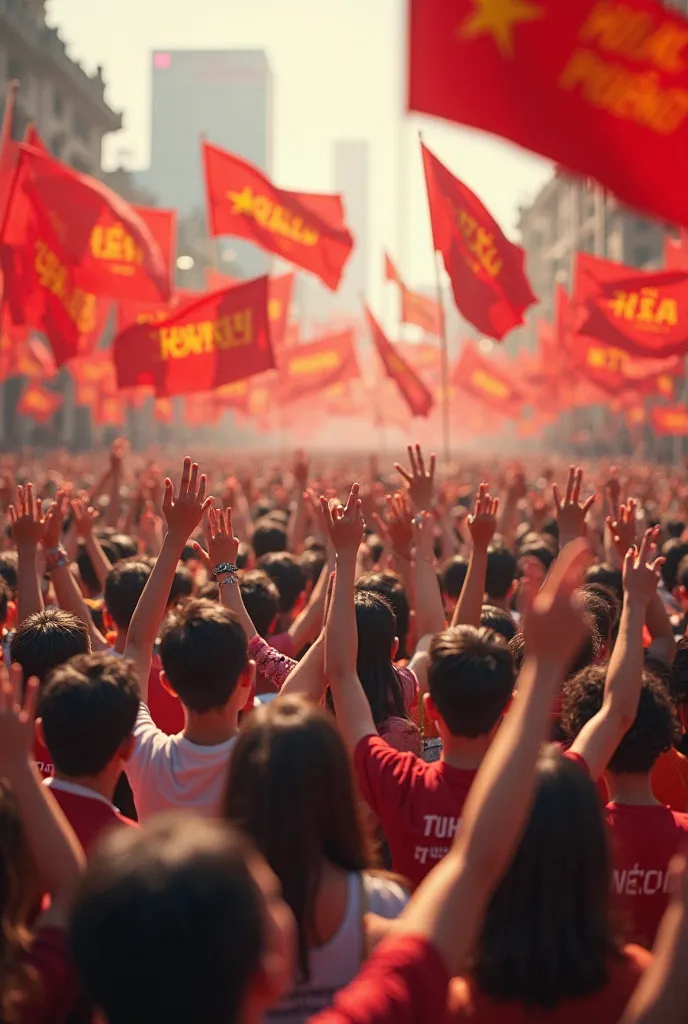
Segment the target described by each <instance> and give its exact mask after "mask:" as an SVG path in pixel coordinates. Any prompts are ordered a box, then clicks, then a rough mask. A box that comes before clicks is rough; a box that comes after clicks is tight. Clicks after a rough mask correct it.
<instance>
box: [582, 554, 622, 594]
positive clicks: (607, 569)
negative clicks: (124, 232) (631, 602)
mask: <svg viewBox="0 0 688 1024" xmlns="http://www.w3.org/2000/svg"><path fill="white" fill-rule="evenodd" d="M591 583H601V584H602V586H603V587H608V589H609V590H611V591H612V592H613V593H614V594H615V595H616V597H617V598H618V600H619V601H620V602H623V572H622V570H621V569H616V568H615V567H614V566H613V565H609V564H608V563H607V562H601V563H600V564H599V565H591V566H590V568H589V569H588V570H587V572H586V573H585V586H588V585H589V584H591Z"/></svg>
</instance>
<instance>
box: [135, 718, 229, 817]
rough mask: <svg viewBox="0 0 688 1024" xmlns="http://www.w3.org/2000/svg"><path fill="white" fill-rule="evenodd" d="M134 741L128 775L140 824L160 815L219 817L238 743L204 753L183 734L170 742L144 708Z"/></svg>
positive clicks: (215, 747)
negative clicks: (191, 813) (195, 813)
mask: <svg viewBox="0 0 688 1024" xmlns="http://www.w3.org/2000/svg"><path fill="white" fill-rule="evenodd" d="M134 740H135V746H134V753H133V755H132V757H131V760H130V761H129V762H128V763H127V769H126V771H127V778H128V779H129V784H130V786H131V791H132V793H133V794H134V802H135V804H136V810H137V812H138V816H139V820H140V821H145V820H146V818H150V817H151V815H153V814H158V813H159V812H160V811H171V810H192V811H199V812H201V813H202V814H208V815H213V814H217V811H218V808H219V806H220V799H221V797H222V791H223V789H224V785H225V780H226V777H227V766H228V764H229V757H230V754H231V752H232V747H233V746H234V743H235V741H236V740H235V737H232V739H229V740H225V742H224V743H218V744H217V745H216V746H213V747H202V746H199V744H198V743H192V742H191V741H190V740H187V739H186V738H185V736H184V735H183V734H182V733H178V734H177V735H176V736H168V735H167V733H165V732H162V730H161V729H158V727H157V726H156V725H155V723H154V722H153V719H152V718H151V716H150V711H149V710H148V708H147V707H146V705H145V704H140V705H139V713H138V715H137V716H136V724H135V725H134Z"/></svg>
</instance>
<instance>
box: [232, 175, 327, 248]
mask: <svg viewBox="0 0 688 1024" xmlns="http://www.w3.org/2000/svg"><path fill="white" fill-rule="evenodd" d="M227 198H228V199H229V200H230V202H231V203H232V213H236V214H244V215H245V216H247V217H252V218H253V220H255V222H256V223H257V224H259V225H260V227H262V228H265V230H266V231H270V232H271V233H272V234H275V235H281V236H282V237H283V238H288V239H289V240H290V241H292V242H298V243H299V244H300V245H306V246H309V247H312V246H314V245H317V244H318V242H319V241H320V233H319V232H318V230H317V229H316V228H315V227H313V226H312V225H309V224H306V223H304V220H303V217H300V216H298V215H295V214H292V213H290V211H289V210H286V209H285V208H284V207H283V206H281V205H280V204H279V203H275V202H273V200H272V199H270V198H269V197H268V196H263V195H260V194H259V193H258V194H256V193H254V191H253V189H252V188H251V186H250V185H246V186H245V187H244V188H243V189H242V190H241V192H228V193H227Z"/></svg>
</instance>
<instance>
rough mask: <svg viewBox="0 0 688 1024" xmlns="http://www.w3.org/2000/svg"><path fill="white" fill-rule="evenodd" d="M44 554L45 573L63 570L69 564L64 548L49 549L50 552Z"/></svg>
mask: <svg viewBox="0 0 688 1024" xmlns="http://www.w3.org/2000/svg"><path fill="white" fill-rule="evenodd" d="M44 554H45V570H46V572H54V571H55V569H64V567H65V565H68V564H69V559H68V558H67V552H66V551H65V549H64V548H50V550H48V551H45V552H44Z"/></svg>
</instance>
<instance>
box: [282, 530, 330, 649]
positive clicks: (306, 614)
mask: <svg viewBox="0 0 688 1024" xmlns="http://www.w3.org/2000/svg"><path fill="white" fill-rule="evenodd" d="M334 557H335V556H334V549H333V548H332V545H330V544H328V546H327V561H326V562H325V565H324V566H323V567H322V569H321V570H320V575H319V576H318V579H317V580H316V583H315V586H314V587H313V589H312V591H311V594H310V597H309V598H308V602H307V604H306V607H305V608H304V609H303V611H301V612H300V613H299V614H298V615H297V616H296V618H295V619H294V621H293V622H292V624H291V626H290V627H289V629H288V633H289V636H290V638H291V642H292V644H293V645H294V650H295V651H297V652H298V651H300V650H301V649H302V648H303V647H305V646H306V644H308V643H310V642H311V641H312V640H313V639H314V638H315V637H316V636H317V635H318V633H319V632H320V630H321V629H322V622H323V613H324V611H325V595H326V594H327V585H328V582H329V579H330V574H331V573H332V572H333V570H334Z"/></svg>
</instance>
